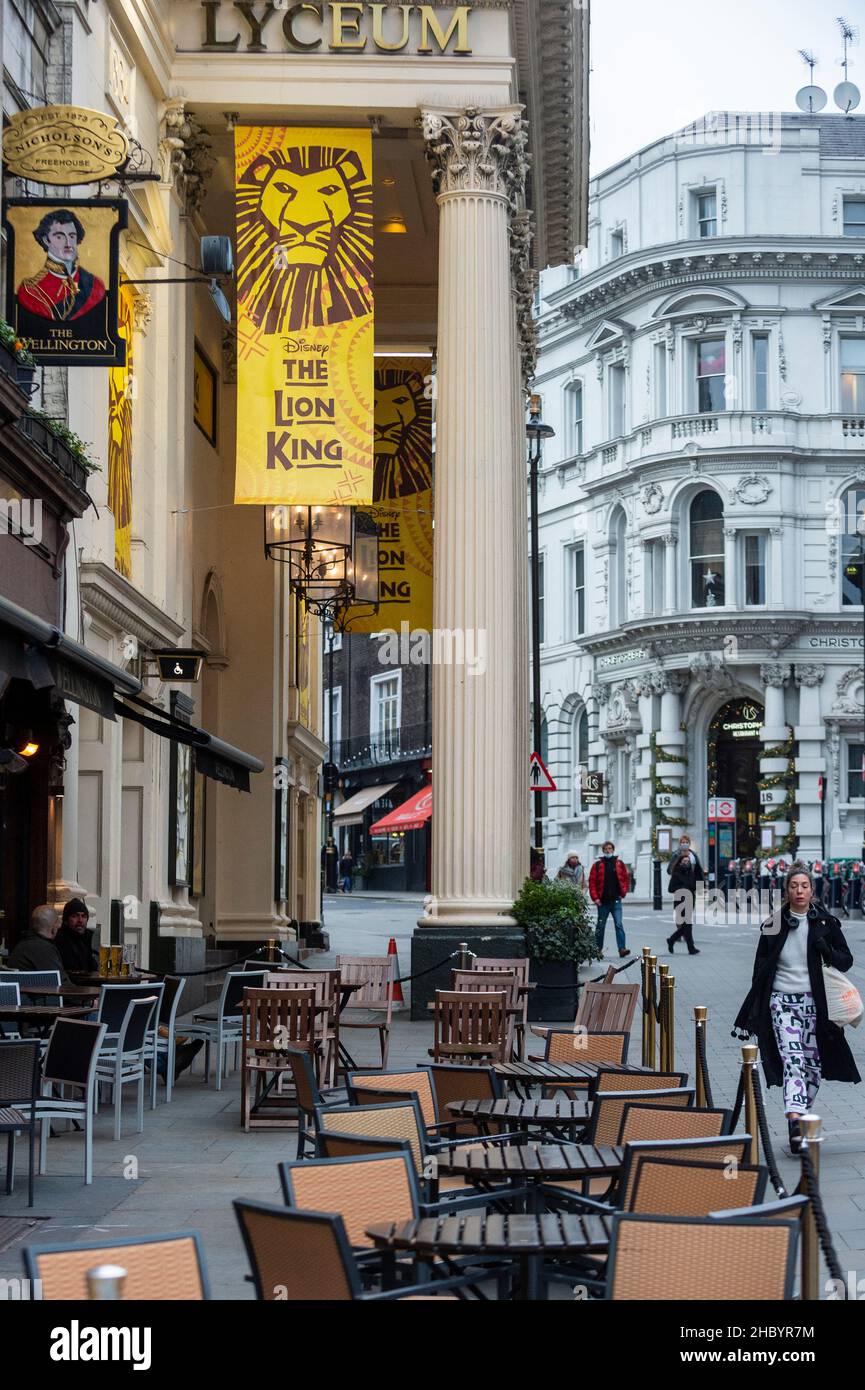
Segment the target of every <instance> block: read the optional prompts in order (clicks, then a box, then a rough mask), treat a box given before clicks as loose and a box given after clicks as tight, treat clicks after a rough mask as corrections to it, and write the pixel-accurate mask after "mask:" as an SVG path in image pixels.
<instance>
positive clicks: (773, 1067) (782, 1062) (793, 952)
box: [734, 863, 861, 1154]
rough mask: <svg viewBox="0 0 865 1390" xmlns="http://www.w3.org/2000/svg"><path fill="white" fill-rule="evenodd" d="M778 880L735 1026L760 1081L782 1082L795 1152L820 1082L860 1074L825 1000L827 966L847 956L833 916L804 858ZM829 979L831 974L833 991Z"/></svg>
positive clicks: (846, 964) (835, 967) (836, 967)
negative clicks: (779, 898)
mask: <svg viewBox="0 0 865 1390" xmlns="http://www.w3.org/2000/svg"><path fill="white" fill-rule="evenodd" d="M784 888H785V893H784V901H783V903H782V905H781V906H780V908H778V909H777V910H776V911H775V912H774V913H773V914H772V916H771V917H770V918H769V919H768V920H767V921H765V922H763V923H762V924H761V926H760V941H759V944H758V946H757V954H756V958H755V960H754V973H753V978H752V982H751V989H750V990H749V992H748V995H747V997H746V999H745V1001H744V1003H743V1005H742V1007H741V1009H740V1010H739V1013H738V1015H737V1017H736V1023H735V1027H736V1028H737V1029H740V1030H742V1033H743V1034H744V1035H746V1036H750V1035H752V1034H753V1035H755V1036H756V1038H757V1042H758V1044H759V1048H760V1060H761V1062H762V1063H763V1072H764V1074H765V1077H766V1084H767V1086H783V1090H784V1109H785V1111H786V1113H787V1122H788V1126H789V1132H790V1152H791V1153H792V1154H797V1153H798V1152H799V1150H800V1149H801V1147H802V1136H801V1132H800V1128H799V1120H800V1117H801V1116H802V1115H805V1114H807V1113H808V1112H809V1111H810V1110H811V1108H812V1106H813V1104H814V1100H815V1099H816V1096H817V1091H818V1089H819V1086H820V1083H821V1082H822V1081H852V1082H857V1081H860V1080H861V1077H860V1076H859V1072H858V1070H857V1068H856V1063H855V1062H854V1060H853V1054H852V1053H851V1051H850V1048H849V1046H848V1043H847V1039H846V1038H845V1037H844V1032H843V1028H842V1027H840V1026H839V1024H838V1023H836V1022H833V1021H832V1017H831V1014H830V1008H829V1003H828V1002H827V980H826V975H827V967H828V968H829V969H831V970H832V971H834V972H838V971H841V972H843V971H846V970H849V969H850V966H851V965H852V964H853V956H852V954H851V952H850V948H849V946H848V945H847V942H846V940H845V939H844V933H843V931H842V930H841V923H840V922H839V921H838V918H837V917H833V916H832V915H831V914H830V913H828V912H827V911H826V910H825V908H823V907H822V906H820V905H819V904H818V903H817V902H816V901H815V899H814V896H813V894H814V882H813V879H812V877H811V872H810V870H809V868H808V866H807V865H806V864H802V863H796V864H793V865H792V866H791V868H790V870H789V872H788V873H787V876H786V879H785V884H784ZM836 984H837V982H836V981H835V980H834V977H833V981H832V986H831V989H832V994H833V998H834V996H835V993H836ZM845 984H846V986H847V990H848V991H850V990H853V989H854V988H855V987H854V986H853V985H852V983H851V982H850V981H845ZM832 1012H833V1013H837V1011H836V1007H834V1006H833V1009H832ZM734 1036H735V1033H734Z"/></svg>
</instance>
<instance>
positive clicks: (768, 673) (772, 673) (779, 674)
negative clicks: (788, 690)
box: [760, 661, 790, 687]
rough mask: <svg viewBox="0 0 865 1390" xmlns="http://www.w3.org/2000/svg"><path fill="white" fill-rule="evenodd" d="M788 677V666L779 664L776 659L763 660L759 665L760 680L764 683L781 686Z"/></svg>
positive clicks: (785, 682)
mask: <svg viewBox="0 0 865 1390" xmlns="http://www.w3.org/2000/svg"><path fill="white" fill-rule="evenodd" d="M789 678H790V667H789V666H781V665H780V664H779V663H778V662H777V661H773V662H764V663H763V665H762V666H761V667H760V680H761V681H762V682H763V684H764V685H773V686H776V687H783V686H785V685H786V684H787V681H788V680H789Z"/></svg>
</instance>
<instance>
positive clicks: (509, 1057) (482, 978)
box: [451, 970, 523, 1062]
mask: <svg viewBox="0 0 865 1390" xmlns="http://www.w3.org/2000/svg"><path fill="white" fill-rule="evenodd" d="M451 981H452V984H451V988H452V989H454V990H456V991H457V992H460V991H463V990H470V991H472V992H474V993H476V994H488V993H489V992H490V991H491V990H492V991H495V992H496V993H498V991H499V990H504V992H505V994H506V995H507V1044H506V1047H507V1050H506V1054H505V1061H507V1062H510V1061H513V1060H514V1059H515V1057H516V1055H517V1054H516V1051H515V1048H516V1025H517V1022H518V1017H519V1016H518V1014H517V1010H520V1009H522V1007H523V1001H522V1000H521V998H520V993H519V988H518V986H519V983H520V977H519V975H517V974H516V972H515V971H513V970H452V971H451Z"/></svg>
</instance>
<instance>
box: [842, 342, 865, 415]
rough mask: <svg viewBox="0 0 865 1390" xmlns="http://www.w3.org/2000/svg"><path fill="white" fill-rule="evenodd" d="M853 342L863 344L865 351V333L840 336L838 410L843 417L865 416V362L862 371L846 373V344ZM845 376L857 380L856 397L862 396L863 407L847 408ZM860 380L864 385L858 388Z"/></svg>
mask: <svg viewBox="0 0 865 1390" xmlns="http://www.w3.org/2000/svg"><path fill="white" fill-rule="evenodd" d="M853 342H858V343H862V345H863V349H865V333H846V332H841V333H839V334H838V410H839V413H840V414H842V415H865V362H863V365H862V370H861V371H855V372H846V373H845V371H844V344H845V343H853ZM863 355H865V353H863ZM845 375H846V376H852V377H855V378H856V379H857V390H856V395H857V396H858V395H859V394H861V396H862V404H861V405H850V406H847V405H845V404H844V377H845ZM860 380H861V382H862V385H861V387H858V382H859V381H860Z"/></svg>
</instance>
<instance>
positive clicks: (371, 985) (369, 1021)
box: [336, 956, 396, 1070]
mask: <svg viewBox="0 0 865 1390" xmlns="http://www.w3.org/2000/svg"><path fill="white" fill-rule="evenodd" d="M395 963H396V956H337V958H336V967H337V969H338V971H339V973H340V980H341V982H342V984H345V985H355V984H359V985H360V986H361V988H360V989H358V990H355V991H354V992H353V993H352V994H351V996H350V998H349V1001H348V1003H347V1004H346V1006H345V1008H344V1009H343V1011H342V1016H341V1020H340V1027H341V1028H364V1029H367V1030H369V1029H374V1030H375V1031H377V1033H378V1042H379V1048H380V1050H381V1065H382V1070H384V1068H385V1067H386V1066H387V1054H388V1049H389V1047H390V1026H391V1016H392V1013H393V986H394V968H395Z"/></svg>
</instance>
